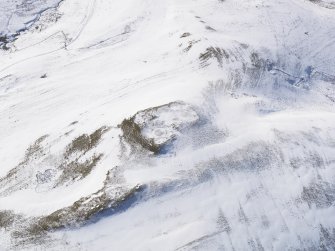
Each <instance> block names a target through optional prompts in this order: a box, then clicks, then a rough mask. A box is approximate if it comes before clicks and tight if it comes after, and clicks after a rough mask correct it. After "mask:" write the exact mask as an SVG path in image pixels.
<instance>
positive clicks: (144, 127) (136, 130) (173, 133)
mask: <svg viewBox="0 0 335 251" xmlns="http://www.w3.org/2000/svg"><path fill="white" fill-rule="evenodd" d="M198 121H199V116H198V114H197V112H196V111H195V110H194V108H192V106H191V105H188V104H186V103H183V102H172V103H169V104H166V105H162V106H158V107H153V108H149V109H146V110H143V111H140V112H138V113H136V114H135V115H134V116H133V117H131V118H129V119H125V120H123V122H122V123H121V125H120V126H121V129H122V131H123V136H124V138H125V139H126V140H127V141H128V142H129V143H130V144H134V143H135V144H138V145H140V146H142V147H143V148H144V149H147V150H149V151H151V152H153V153H155V154H158V153H160V152H161V151H162V149H163V148H164V147H165V146H166V145H167V144H169V143H170V142H172V141H173V140H174V139H175V138H176V137H177V136H178V135H179V134H180V133H181V131H182V130H184V129H186V128H189V127H191V126H192V125H194V124H196V123H197V122H198Z"/></svg>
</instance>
